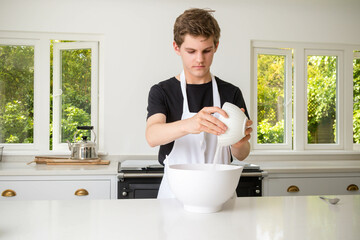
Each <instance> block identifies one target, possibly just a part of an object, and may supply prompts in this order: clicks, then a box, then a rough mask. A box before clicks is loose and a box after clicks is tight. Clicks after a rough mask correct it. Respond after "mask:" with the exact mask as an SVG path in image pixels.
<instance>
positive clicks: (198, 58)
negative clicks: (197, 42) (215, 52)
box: [196, 53, 204, 62]
mask: <svg viewBox="0 0 360 240" xmlns="http://www.w3.org/2000/svg"><path fill="white" fill-rule="evenodd" d="M196 61H197V62H203V61H204V56H203V54H202V53H199V54H197V56H196Z"/></svg>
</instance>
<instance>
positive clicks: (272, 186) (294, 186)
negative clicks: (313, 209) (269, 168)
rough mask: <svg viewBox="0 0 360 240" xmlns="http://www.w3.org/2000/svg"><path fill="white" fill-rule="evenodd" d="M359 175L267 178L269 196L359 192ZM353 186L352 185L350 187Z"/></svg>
mask: <svg viewBox="0 0 360 240" xmlns="http://www.w3.org/2000/svg"><path fill="white" fill-rule="evenodd" d="M354 185H356V186H357V187H358V188H359V187H360V177H348V178H347V177H331V178H316V177H313V178H311V177H307V178H278V179H269V186H268V189H269V195H270V196H304V195H349V194H360V191H359V190H356V187H355V186H354ZM351 186H353V187H351Z"/></svg>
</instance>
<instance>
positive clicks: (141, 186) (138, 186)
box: [118, 177, 162, 199]
mask: <svg viewBox="0 0 360 240" xmlns="http://www.w3.org/2000/svg"><path fill="white" fill-rule="evenodd" d="M161 179H162V177H151V178H143V177H139V178H121V179H119V182H118V199H133V198H157V195H158V192H159V187H160V183H161Z"/></svg>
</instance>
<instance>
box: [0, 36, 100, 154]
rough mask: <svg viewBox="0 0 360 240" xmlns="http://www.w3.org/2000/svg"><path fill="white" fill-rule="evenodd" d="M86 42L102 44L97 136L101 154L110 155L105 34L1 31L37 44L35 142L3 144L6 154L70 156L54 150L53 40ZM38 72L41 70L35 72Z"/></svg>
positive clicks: (66, 151)
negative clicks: (106, 123)
mask: <svg viewBox="0 0 360 240" xmlns="http://www.w3.org/2000/svg"><path fill="white" fill-rule="evenodd" d="M53 39H56V40H62V41H86V42H97V44H98V73H97V76H98V86H97V96H96V98H97V99H98V101H97V104H98V106H97V112H98V116H97V117H96V121H97V126H94V128H95V129H94V130H95V132H96V137H97V148H98V154H101V155H103V154H105V155H106V154H107V152H105V151H104V150H105V145H104V136H105V135H104V128H105V127H104V105H105V104H104V77H105V75H104V64H103V61H102V59H104V51H103V49H104V46H105V42H106V41H105V37H104V35H103V34H96V33H94V34H82V33H48V32H20V31H19V32H18V31H1V30H0V40H1V41H9V42H23V41H24V42H35V50H34V55H35V59H34V64H35V66H34V143H33V144H25V143H19V144H3V143H0V146H4V150H3V155H9V156H11V155H13V156H21V155H39V154H44V155H68V154H69V149H68V148H66V149H60V150H50V149H49V147H50V139H49V136H50V41H51V40H53ZM36 69H37V71H35V70H36Z"/></svg>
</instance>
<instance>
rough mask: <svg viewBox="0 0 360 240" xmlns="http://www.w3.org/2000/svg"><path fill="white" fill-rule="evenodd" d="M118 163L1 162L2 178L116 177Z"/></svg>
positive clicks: (0, 171) (0, 174)
mask: <svg viewBox="0 0 360 240" xmlns="http://www.w3.org/2000/svg"><path fill="white" fill-rule="evenodd" d="M117 172H118V162H117V161H110V164H109V165H46V164H36V163H31V164H29V165H28V164H27V162H0V176H43V175H116V174H117Z"/></svg>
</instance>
